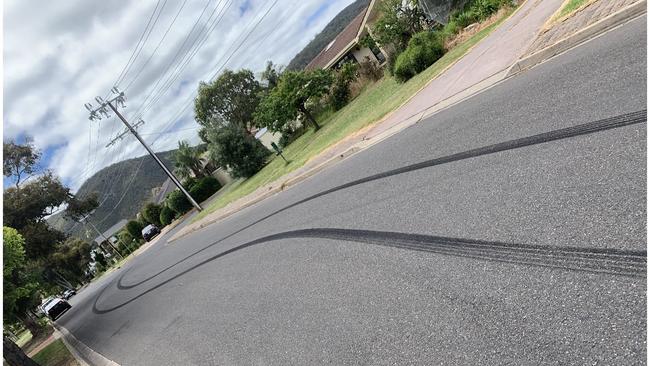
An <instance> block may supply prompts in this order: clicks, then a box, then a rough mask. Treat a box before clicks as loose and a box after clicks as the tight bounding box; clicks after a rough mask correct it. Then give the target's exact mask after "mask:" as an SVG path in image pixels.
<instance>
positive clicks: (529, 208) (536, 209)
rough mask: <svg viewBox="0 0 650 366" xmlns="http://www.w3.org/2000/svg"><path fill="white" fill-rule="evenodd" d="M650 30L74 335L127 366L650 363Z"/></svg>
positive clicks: (160, 251)
mask: <svg viewBox="0 0 650 366" xmlns="http://www.w3.org/2000/svg"><path fill="white" fill-rule="evenodd" d="M646 67H647V62H646V19H645V17H643V18H640V19H637V20H635V21H632V22H631V23H628V24H627V25H625V26H623V27H621V28H618V29H616V30H614V31H612V32H610V33H608V34H606V35H604V36H602V37H599V38H597V39H595V40H593V41H591V42H588V43H587V44H585V45H582V46H581V47H579V48H576V49H574V50H572V51H570V52H567V53H565V54H563V55H561V56H559V57H557V58H555V59H553V60H551V61H549V62H547V63H545V64H543V65H540V66H538V67H537V68H535V69H533V70H530V71H528V72H526V73H524V74H521V75H518V76H516V77H514V78H511V79H509V80H506V81H505V82H503V83H501V84H499V85H497V86H495V87H493V88H491V89H490V90H488V91H485V92H483V93H481V94H479V95H477V96H475V97H473V98H471V99H469V100H467V101H465V102H463V103H460V104H458V105H456V106H454V107H452V108H449V109H447V110H445V111H443V112H441V113H438V114H436V115H435V116H433V117H431V118H428V119H426V120H423V121H421V122H420V123H418V124H416V125H414V126H412V127H410V128H408V129H406V130H405V131H403V132H401V133H399V134H397V135H395V136H393V137H391V138H390V139H388V140H386V141H384V142H382V143H380V144H377V145H375V146H374V147H372V148H370V149H368V150H366V151H363V152H361V153H358V154H356V155H354V156H353V157H351V158H349V159H347V160H345V161H343V162H342V163H340V164H338V165H336V166H334V167H332V168H330V169H328V170H326V171H324V172H323V173H321V174H318V175H316V176H314V177H313V178H310V179H309V180H307V181H305V182H303V183H302V184H300V185H298V186H295V187H293V188H291V189H289V190H287V191H285V192H283V193H281V194H278V195H276V196H274V197H272V198H270V199H268V200H266V201H264V202H262V203H260V204H258V205H256V206H254V207H251V208H248V209H246V210H243V211H242V212H239V213H238V214H236V215H234V216H231V217H230V218H228V219H226V220H224V221H222V222H220V223H217V224H214V225H211V226H209V227H207V228H205V229H203V230H201V231H198V232H196V233H194V234H191V235H189V236H186V237H184V238H181V239H179V240H177V241H174V242H171V243H167V242H166V240H161V241H159V242H158V244H156V245H155V246H153V247H152V248H151V249H150V250H148V251H147V252H145V253H144V254H142V255H141V256H139V257H137V258H136V259H135V260H133V261H131V262H130V263H129V264H127V265H126V266H124V267H123V268H122V269H121V270H119V271H117V272H115V273H114V274H112V275H110V276H108V277H107V278H106V279H105V280H103V281H101V282H100V283H98V284H95V285H93V286H91V287H89V288H88V289H86V290H85V291H83V292H82V293H80V294H79V295H77V296H76V297H74V298H73V301H72V302H73V306H74V307H73V309H72V310H71V311H69V312H68V313H67V314H65V315H64V316H63V317H61V318H60V319H59V320H58V323H59V324H60V325H62V326H65V327H66V328H67V329H68V330H70V331H71V332H72V333H73V334H74V335H75V336H76V337H77V338H79V339H80V340H81V341H83V342H84V343H86V344H87V345H89V346H90V347H91V348H93V349H94V350H96V351H98V352H99V353H101V354H103V355H104V356H106V357H108V358H109V359H112V360H114V361H116V362H118V363H120V364H125V365H190V364H197V365H205V364H220V365H252V364H255V365H287V364H303V365H304V364H310V365H311V364H335V365H338V364H364V365H365V364H367V365H371V364H372V365H375V364H386V365H387V364H391V365H392V364H400V365H404V364H421V365H433V364H445V365H490V364H494V365H506V364H512V365H529V364H530V365H537V364H580V365H586V364H589V365H591V364H617V365H624V364H640V363H644V362H645V359H646V316H647V315H646V302H647V300H646V239H647V238H646V189H647V188H646V127H647V123H646V112H645V109H646V108H647V106H646Z"/></svg>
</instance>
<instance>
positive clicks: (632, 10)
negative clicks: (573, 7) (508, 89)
mask: <svg viewBox="0 0 650 366" xmlns="http://www.w3.org/2000/svg"><path fill="white" fill-rule="evenodd" d="M646 3H647V1H646V0H640V1H637V2H636V3H634V4H631V5H629V6H627V7H625V8H623V9H621V10H619V11H617V12H615V13H613V14H610V15H608V16H607V17H605V18H603V19H601V20H599V21H597V22H596V23H594V24H591V25H589V26H587V27H585V28H582V29H581V30H579V31H577V32H575V33H573V34H572V35H570V36H567V37H565V38H563V39H561V40H559V41H557V42H555V43H554V44H552V45H550V46H548V47H546V48H544V49H541V50H539V51H537V52H535V53H533V54H532V55H529V56H526V57H524V58H521V59H519V60H518V61H517V62H515V63H514V64H513V65H512V66H511V67H510V69H509V70H508V72H507V73H506V76H505V77H506V78H509V77H510V76H514V75H516V74H518V73H520V72H523V71H526V70H528V69H530V68H532V67H534V66H536V65H538V64H541V63H543V62H544V61H546V60H548V59H551V58H553V57H555V56H557V55H559V54H561V53H563V52H565V51H568V50H570V49H572V48H574V47H577V46H579V45H581V44H582V43H585V42H587V41H590V40H591V39H593V38H596V37H598V36H600V35H601V34H604V33H606V32H608V31H610V30H612V29H613V28H615V27H618V26H619V25H623V24H625V23H627V22H628V21H631V20H633V19H635V18H637V17H639V16H641V15H643V14H645V13H646V12H647V10H646Z"/></svg>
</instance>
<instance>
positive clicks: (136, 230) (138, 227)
mask: <svg viewBox="0 0 650 366" xmlns="http://www.w3.org/2000/svg"><path fill="white" fill-rule="evenodd" d="M143 228H144V225H142V223H141V222H140V221H137V220H131V221H129V222H127V223H126V231H128V232H129V234H131V237H133V238H135V239H142V229H143Z"/></svg>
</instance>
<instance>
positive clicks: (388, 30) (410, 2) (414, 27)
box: [372, 0, 426, 52]
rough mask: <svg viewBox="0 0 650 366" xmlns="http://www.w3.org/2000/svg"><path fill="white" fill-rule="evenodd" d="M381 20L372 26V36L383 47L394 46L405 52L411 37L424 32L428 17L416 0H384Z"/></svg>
mask: <svg viewBox="0 0 650 366" xmlns="http://www.w3.org/2000/svg"><path fill="white" fill-rule="evenodd" d="M379 14H380V16H379V18H378V19H377V21H376V22H375V23H374V24H373V25H372V35H373V37H374V38H375V40H376V41H377V42H378V43H379V44H380V45H382V46H389V45H393V46H395V47H396V48H397V51H398V52H401V51H403V50H404V49H405V48H406V45H407V44H408V41H409V40H410V39H411V37H412V36H413V35H414V34H415V33H418V32H421V31H423V30H424V25H425V24H426V17H425V15H424V13H423V12H422V11H421V10H420V8H419V7H418V4H417V1H416V0H407V1H402V0H382V1H381V2H380V4H379Z"/></svg>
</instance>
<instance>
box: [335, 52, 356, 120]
mask: <svg viewBox="0 0 650 366" xmlns="http://www.w3.org/2000/svg"><path fill="white" fill-rule="evenodd" d="M357 70H358V66H357V65H356V64H354V63H351V62H348V63H345V64H343V66H341V68H340V69H339V70H338V72H337V73H336V79H335V80H334V84H333V85H332V89H331V91H330V95H329V104H330V105H331V106H332V107H333V108H334V110H339V109H341V108H343V107H345V105H346V104H348V101H349V100H350V83H351V82H352V81H354V80H355V79H356V78H357Z"/></svg>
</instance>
